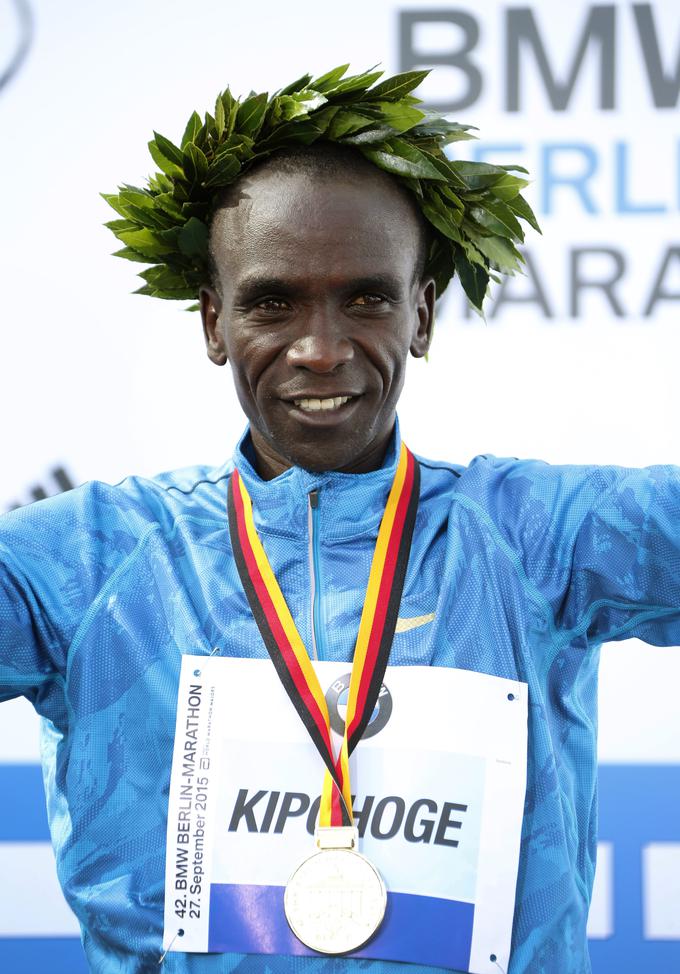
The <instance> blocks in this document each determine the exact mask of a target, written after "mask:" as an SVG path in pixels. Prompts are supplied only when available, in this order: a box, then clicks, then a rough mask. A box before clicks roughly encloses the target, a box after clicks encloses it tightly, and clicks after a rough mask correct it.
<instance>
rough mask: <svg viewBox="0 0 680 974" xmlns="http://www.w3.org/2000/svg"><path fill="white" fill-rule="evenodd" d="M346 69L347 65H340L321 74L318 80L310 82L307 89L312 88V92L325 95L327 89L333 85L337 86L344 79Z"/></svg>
mask: <svg viewBox="0 0 680 974" xmlns="http://www.w3.org/2000/svg"><path fill="white" fill-rule="evenodd" d="M348 67H349V63H347V64H340V65H339V66H338V67H337V68H332V69H331V70H330V71H327V72H326V74H322V75H321V77H320V78H315V79H314V80H313V81H310V82H309V87H310V88H313V89H314V91H320V92H322V93H324V94H325V92H326V91H327V90H328V89H330V88H332V87H333V85H335V84H337V83H338V81H340V79H341V78H342V77H344V75H345V73H346V71H347V68H348Z"/></svg>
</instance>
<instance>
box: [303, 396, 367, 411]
mask: <svg viewBox="0 0 680 974" xmlns="http://www.w3.org/2000/svg"><path fill="white" fill-rule="evenodd" d="M351 398H352V396H333V398H331V399H294V400H293V402H294V404H295V405H296V406H297V407H298V409H302V410H303V411H304V412H306V413H318V412H321V411H323V412H330V411H331V410H334V409H339V408H340V407H341V406H344V405H345V403H346V402H349V401H350V399H351Z"/></svg>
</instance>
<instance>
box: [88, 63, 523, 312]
mask: <svg viewBox="0 0 680 974" xmlns="http://www.w3.org/2000/svg"><path fill="white" fill-rule="evenodd" d="M348 67H349V65H346V64H345V65H341V66H340V67H337V68H334V69H333V70H332V71H329V72H327V73H326V74H324V75H322V76H321V77H319V78H315V79H312V76H311V75H309V74H306V75H304V76H303V77H301V78H298V79H297V81H295V82H293V83H292V84H290V85H288V86H287V87H285V88H283V89H282V90H281V91H278V92H276V94H274V95H273V96H272V97H271V98H270V97H269V96H268V94H267V93H266V92H263V93H260V94H256V93H254V92H253V93H251V94H250V95H249V96H248V97H247V98H245V99H244V100H238V99H236V98H234V96H233V95H232V94H231V92H230V91H229V89H228V88H227V90H226V91H224V92H222V93H221V94H220V95H218V97H217V100H216V102H215V110H214V113H213V114H210V113H209V112H206V113H205V116H204V117H203V118H201V116H200V115H199V114H198V113H197V112H194V113H193V114H192V115H191V118H190V119H189V121H188V123H187V125H186V128H185V130H184V135H183V136H182V140H181V142H180V144H179V146H177V145H174V144H173V143H172V142H170V140H169V139H167V138H165V137H164V136H163V135H159V133H158V132H154V138H153V139H152V140H151V142H149V151H150V153H151V156H152V158H153V160H154V162H155V163H156V165H157V166H158V169H159V172H156V173H155V174H154V175H152V176H150V177H149V180H148V185H147V186H146V187H144V188H139V187H136V186H130V185H123V186H120V187H119V188H118V193H114V194H109V193H102V196H103V197H104V199H105V200H106V201H107V202H108V203H109V204H110V205H111V206H112V207H113V209H114V210H115V211H116V213H118V215H119V217H120V219H117V220H112V221H110V222H108V223H107V224H106V226H107V227H109V228H110V229H111V230H112V231H113V233H114V234H115V236H116V237H117V238H118V240H119V241H120V242H121V243H122V244H123V245H124V246H123V248H122V250H118V251H116V256H117V257H123V258H126V259H127V260H133V261H139V262H140V263H144V264H150V265H152V266H150V267H148V268H147V269H146V270H143V271H141V272H140V275H139V276H140V277H141V278H142V279H143V281H144V284H143V286H142V287H140V288H139V289H138V290H137V291H136V292H135V293H136V294H148V295H151V296H153V297H157V298H169V299H179V300H194V301H195V299H196V298H197V296H198V290H199V288H200V287H201V286H202V285H204V284H206V283H209V281H210V276H211V275H210V262H209V255H208V233H209V221H210V217H211V210H212V205H213V201H214V199H215V195H216V194H217V193H218V192H219V191H220V190H222V189H223V187H225V186H228V185H230V184H231V183H233V182H234V181H235V180H236V179H238V178H239V177H240V176H241V175H242V174H243V173H245V172H246V171H247V170H248V169H250V168H251V167H252V166H253V165H255V164H256V163H258V162H260V161H262V160H263V159H265V158H267V157H268V156H270V155H272V154H273V153H275V152H277V151H278V150H280V149H284V148H288V147H291V146H299V145H312V144H313V143H315V142H319V141H326V142H337V143H339V144H341V145H348V146H354V147H355V148H356V150H357V151H359V152H361V153H362V154H363V155H364V156H365V157H366V158H367V159H369V160H370V161H371V162H372V163H374V164H375V165H376V166H377V167H378V168H380V169H382V170H384V171H385V172H387V173H390V174H391V175H393V176H394V177H395V178H396V179H398V180H399V181H400V182H401V183H403V184H404V185H405V186H406V187H408V189H409V190H410V191H411V192H412V193H413V194H414V197H415V199H416V201H417V204H418V206H419V207H420V210H421V211H422V213H423V216H424V217H425V219H426V220H428V221H429V223H430V224H431V226H432V227H433V232H432V244H431V247H430V252H429V255H428V259H427V263H426V273H428V274H431V275H432V276H433V277H434V279H435V282H436V287H437V293H438V294H439V295H441V294H442V292H443V291H444V289H445V288H446V286H447V285H448V283H449V281H450V280H451V278H452V277H453V275H454V273H457V274H458V277H459V279H460V282H461V285H462V287H463V289H464V291H465V293H466V295H467V297H468V299H469V301H470V303H471V304H472V305H473V306H474V307H475V308H477V309H479V310H480V311H481V309H482V305H483V301H484V297H485V295H486V293H487V289H488V285H489V280H490V279H493V280H496V281H499V280H500V277H499V275H509V274H514V273H515V272H516V271H518V270H519V269H520V268H521V265H522V263H523V257H522V254H521V253H520V251H519V250H518V249H517V246H516V244H517V243H521V242H522V241H523V240H524V231H523V229H522V226H521V223H520V221H524V222H526V223H527V224H529V225H530V226H532V227H533V228H534V229H535V230H537V231H538V232H539V233H540V229H539V226H538V223H537V222H536V218H535V216H534V214H533V212H532V210H531V208H530V206H529V204H528V203H527V202H526V201H525V200H524V199H523V197H522V196H521V190H522V189H523V188H524V187H525V186H527V185H528V180H526V179H524V178H522V177H520V176H517V175H513V172H521V173H526V169H523V168H522V167H521V166H514V165H509V166H492V165H488V164H486V163H481V162H467V161H461V160H451V159H449V158H448V157H447V156H446V154H445V151H444V150H445V147H446V146H447V145H449V144H450V143H452V142H457V141H460V140H464V139H472V138H475V136H474V135H472V134H471V131H470V130H471V129H472V128H473V126H470V125H460V124H458V123H457V122H449V121H447V119H445V118H443V117H441V116H440V115H438V114H437V113H436V112H432V111H429V110H427V109H425V108H419V107H417V106H419V105H421V104H422V102H421V100H420V99H418V98H416V97H415V96H414V95H413V94H411V92H412V91H413V90H414V89H415V88H416V87H417V86H418V85H419V84H420V83H421V82H422V81H423V79H424V78H425V77H426V76H427V74H428V73H429V72H428V71H407V72H404V73H402V74H397V75H395V76H394V77H391V78H387V79H385V80H384V81H380V78H381V77H382V75H383V72H382V71H376V70H371V71H368V72H365V73H363V74H358V75H352V76H346V72H347V69H348ZM197 307H198V306H197V305H196V304H194V305H192V308H191V309H188V310H193V309H195V308H197Z"/></svg>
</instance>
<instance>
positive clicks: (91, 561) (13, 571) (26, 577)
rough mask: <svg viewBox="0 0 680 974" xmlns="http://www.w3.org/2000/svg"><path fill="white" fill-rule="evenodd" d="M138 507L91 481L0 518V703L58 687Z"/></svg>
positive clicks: (128, 540) (131, 532) (37, 697)
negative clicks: (84, 620) (75, 639)
mask: <svg viewBox="0 0 680 974" xmlns="http://www.w3.org/2000/svg"><path fill="white" fill-rule="evenodd" d="M137 508H138V505H136V504H135V502H134V500H132V499H130V498H129V497H128V495H127V493H125V492H122V491H120V490H117V489H116V488H112V487H109V486H108V485H105V484H99V483H96V482H92V483H90V484H86V485H84V486H83V487H78V488H76V489H75V490H71V491H68V492H67V493H65V494H61V495H58V496H56V497H51V498H49V499H48V500H44V501H38V502H37V503H35V504H30V505H28V506H27V507H24V508H21V509H19V510H17V511H12V512H10V513H9V514H4V515H3V516H2V517H0V700H9V699H11V698H12V697H16V696H21V695H23V696H26V697H28V698H29V699H30V700H31V701H32V702H33V703H34V704H35V705H36V706H37V707H38V709H39V710H41V708H40V703H41V701H42V699H43V698H44V697H45V696H46V695H47V694H49V693H50V692H51V690H52V689H54V687H55V682H56V683H59V682H60V681H61V682H62V683H63V681H64V679H65V677H66V667H67V659H68V651H69V647H70V645H71V643H72V641H73V638H74V636H75V634H76V632H77V630H78V627H79V626H80V624H81V622H82V621H83V619H84V617H85V615H86V613H87V611H88V608H89V606H90V605H91V604H92V602H93V600H94V599H96V597H97V595H98V592H99V591H100V590H101V588H102V586H103V585H104V584H105V583H106V581H107V579H108V578H109V577H110V575H111V574H112V572H114V571H115V569H116V567H117V566H118V565H119V564H120V562H121V560H123V559H124V558H125V557H126V555H127V554H128V553H129V551H130V550H131V549H132V548H134V544H135V531H136V525H137V521H138V520H139V515H138V513H137Z"/></svg>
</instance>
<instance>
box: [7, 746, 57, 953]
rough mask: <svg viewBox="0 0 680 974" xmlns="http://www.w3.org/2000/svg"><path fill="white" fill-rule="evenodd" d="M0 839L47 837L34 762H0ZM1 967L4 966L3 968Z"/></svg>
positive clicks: (38, 774)
mask: <svg viewBox="0 0 680 974" xmlns="http://www.w3.org/2000/svg"><path fill="white" fill-rule="evenodd" d="M0 795H2V796H3V807H2V809H0V842H41V841H46V840H49V837H50V833H49V829H48V828H47V815H46V813H45V792H44V791H43V782H42V774H41V773H40V767H39V766H37V765H35V764H4V765H0ZM3 970H4V968H3Z"/></svg>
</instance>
